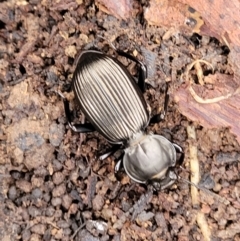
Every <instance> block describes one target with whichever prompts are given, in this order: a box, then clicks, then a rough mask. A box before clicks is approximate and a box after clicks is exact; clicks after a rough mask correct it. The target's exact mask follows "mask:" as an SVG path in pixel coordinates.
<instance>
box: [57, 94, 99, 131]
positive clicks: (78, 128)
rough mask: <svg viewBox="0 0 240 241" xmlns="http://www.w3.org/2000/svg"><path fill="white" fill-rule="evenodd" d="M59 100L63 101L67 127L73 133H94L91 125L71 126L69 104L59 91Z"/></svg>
mask: <svg viewBox="0 0 240 241" xmlns="http://www.w3.org/2000/svg"><path fill="white" fill-rule="evenodd" d="M57 93H58V94H59V95H60V96H61V98H62V99H63V104H64V110H65V115H66V118H67V121H68V125H69V127H70V128H71V129H72V130H73V131H75V132H79V133H87V132H93V131H95V128H94V126H93V125H92V124H91V123H85V124H74V125H73V124H72V123H71V111H70V107H69V102H68V100H67V99H66V98H65V96H64V95H63V94H62V93H61V92H60V91H59V92H57Z"/></svg>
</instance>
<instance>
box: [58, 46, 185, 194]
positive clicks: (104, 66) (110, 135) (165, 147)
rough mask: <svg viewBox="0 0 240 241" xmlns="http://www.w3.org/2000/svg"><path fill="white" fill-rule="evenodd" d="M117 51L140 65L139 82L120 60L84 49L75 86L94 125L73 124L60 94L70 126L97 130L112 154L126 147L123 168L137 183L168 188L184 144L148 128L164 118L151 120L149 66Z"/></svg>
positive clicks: (67, 106)
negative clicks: (147, 96)
mask: <svg viewBox="0 0 240 241" xmlns="http://www.w3.org/2000/svg"><path fill="white" fill-rule="evenodd" d="M115 51H116V52H117V53H118V54H119V55H122V56H125V57H127V58H128V59H130V60H132V61H134V62H136V63H137V64H138V66H139V77H138V82H136V80H135V79H134V77H133V76H132V75H131V74H130V73H129V71H128V70H127V68H126V67H125V66H124V65H123V64H122V63H121V62H120V61H118V60H117V59H116V58H114V57H111V56H108V55H106V54H104V53H102V52H100V51H96V50H85V51H83V52H82V53H81V54H80V56H79V57H78V61H77V66H76V69H75V72H74V74H73V80H72V88H73V91H74V94H75V98H76V99H77V102H78V104H79V105H80V109H81V111H82V112H83V113H84V114H85V116H86V118H87V119H88V121H89V122H90V123H85V124H75V125H72V123H71V117H70V108H69V103H68V101H67V99H65V98H64V96H63V95H62V94H60V95H61V97H62V98H63V101H64V108H65V114H66V117H67V120H68V124H69V126H70V128H71V129H72V130H73V131H76V132H80V133H86V132H92V131H95V130H97V131H98V132H99V133H100V134H101V135H103V136H104V137H105V138H106V139H107V141H108V142H110V143H111V144H114V145H117V146H116V147H117V148H113V150H112V151H111V152H110V153H109V155H110V154H113V153H114V152H115V151H116V150H117V149H118V148H119V145H124V147H125V149H124V156H123V166H124V169H125V171H126V173H127V174H128V176H129V177H130V178H131V179H132V180H134V181H136V182H138V183H145V184H146V183H151V184H153V186H154V187H155V188H156V189H158V190H161V189H164V188H166V187H169V186H170V185H172V184H173V183H174V182H175V181H176V179H177V175H176V174H175V173H174V167H175V165H176V161H177V160H176V159H177V154H176V153H177V152H180V153H181V155H182V158H183V155H184V154H183V151H182V148H181V147H180V146H178V145H177V144H175V143H171V142H170V141H169V140H168V139H166V138H165V137H163V136H161V135H154V134H147V133H146V132H145V129H146V127H147V126H148V125H149V123H154V122H157V121H160V120H161V119H162V118H161V115H160V114H158V115H155V116H153V117H151V118H150V113H149V111H148V108H147V104H146V101H145V99H144V97H143V92H144V91H145V79H146V78H147V68H146V66H145V65H144V64H143V63H142V62H140V61H139V60H137V59H136V58H135V57H133V56H132V55H130V54H128V53H125V52H123V51H121V50H118V49H115ZM109 155H106V156H105V157H107V156H109Z"/></svg>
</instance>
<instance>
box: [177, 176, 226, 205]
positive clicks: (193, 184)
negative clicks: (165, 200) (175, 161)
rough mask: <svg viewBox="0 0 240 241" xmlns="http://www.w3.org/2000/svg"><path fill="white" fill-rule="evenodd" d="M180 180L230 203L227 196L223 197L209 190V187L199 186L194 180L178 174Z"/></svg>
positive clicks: (223, 201) (222, 201) (220, 200)
mask: <svg viewBox="0 0 240 241" xmlns="http://www.w3.org/2000/svg"><path fill="white" fill-rule="evenodd" d="M178 180H179V181H182V182H184V183H187V184H190V185H192V186H194V187H196V188H197V189H199V190H201V191H203V192H204V193H206V194H208V195H210V196H212V197H213V198H214V199H216V200H217V201H219V202H221V203H224V204H225V205H228V204H229V203H230V202H229V201H228V200H227V199H226V198H223V197H221V196H220V195H218V194H216V193H214V192H212V191H210V190H208V189H207V188H204V187H201V186H199V185H197V184H195V183H193V182H191V181H189V180H187V179H185V178H182V177H180V176H178Z"/></svg>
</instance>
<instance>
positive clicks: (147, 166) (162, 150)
mask: <svg viewBox="0 0 240 241" xmlns="http://www.w3.org/2000/svg"><path fill="white" fill-rule="evenodd" d="M143 137H144V138H140V139H141V140H140V141H139V142H135V143H132V144H131V143H130V146H129V147H128V148H126V149H125V155H124V158H123V165H124V168H125V171H126V173H127V174H128V176H129V177H130V178H131V179H133V180H134V181H136V182H139V183H152V184H153V186H154V187H155V188H156V189H158V190H159V189H164V188H166V187H168V186H170V185H172V184H173V183H174V182H175V180H176V179H177V176H176V174H175V173H174V172H173V170H172V169H173V167H174V166H175V164H176V150H175V148H174V146H173V144H172V143H171V142H170V141H169V140H167V139H166V138H165V137H163V136H160V135H146V136H143Z"/></svg>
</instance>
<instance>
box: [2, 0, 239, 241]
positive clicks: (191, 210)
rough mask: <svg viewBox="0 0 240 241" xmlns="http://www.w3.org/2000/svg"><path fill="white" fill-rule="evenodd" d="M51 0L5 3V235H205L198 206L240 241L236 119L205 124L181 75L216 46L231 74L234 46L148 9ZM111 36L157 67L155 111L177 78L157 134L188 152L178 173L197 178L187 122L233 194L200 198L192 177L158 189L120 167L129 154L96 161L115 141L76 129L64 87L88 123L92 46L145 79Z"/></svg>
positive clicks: (203, 172)
mask: <svg viewBox="0 0 240 241" xmlns="http://www.w3.org/2000/svg"><path fill="white" fill-rule="evenodd" d="M52 2H54V1H41V2H39V1H34V0H30V1H28V2H25V1H17V4H16V3H15V1H3V2H1V3H0V6H1V10H0V19H1V20H0V42H1V44H0V48H1V49H0V56H1V58H0V69H1V71H0V127H1V128H0V183H1V184H0V199H1V202H0V239H1V240H5V241H6V240H34V241H35V240H52V241H53V240H64V241H65V240H66V241H67V240H81V241H87V240H88V241H97V240H101V241H105V240H114V241H118V240H128V241H130V240H180V241H187V240H203V233H202V231H201V230H200V228H199V226H198V224H197V222H196V213H197V212H199V210H200V211H201V212H202V213H204V215H205V218H206V220H207V226H208V227H209V229H210V230H211V239H210V240H215V241H217V240H229V241H230V240H240V223H239V220H240V196H239V195H240V180H239V173H240V162H239V160H240V147H239V144H238V142H237V141H236V138H235V136H234V135H233V134H231V133H230V131H229V129H227V128H217V129H216V128H213V129H210V128H205V127H204V126H200V125H199V124H198V123H196V122H193V121H192V120H190V119H187V118H186V117H185V116H184V115H182V114H181V113H180V112H179V110H178V105H177V104H176V103H175V102H174V101H173V99H174V98H173V93H174V91H176V90H177V89H178V88H179V86H181V85H182V84H183V83H182V80H181V78H180V77H181V75H182V74H183V73H184V71H185V70H186V66H187V65H188V64H190V63H191V62H193V60H194V59H196V58H197V57H198V58H202V57H203V56H205V55H206V54H209V53H210V54H212V55H211V56H212V58H211V59H210V60H209V62H210V63H212V64H214V65H215V71H217V72H219V73H223V74H226V75H231V74H232V70H231V66H229V65H228V53H229V51H228V49H227V47H226V46H223V45H222V44H221V43H220V42H219V41H218V40H217V39H215V38H212V37H210V36H200V35H197V34H194V35H190V36H188V35H183V34H181V33H180V32H178V31H175V32H174V31H172V30H171V32H170V33H169V32H168V29H166V28H161V27H155V26H148V25H147V24H146V23H145V22H144V21H143V19H142V14H141V13H139V14H137V15H136V17H135V18H132V19H130V20H128V21H123V20H118V19H117V18H115V17H113V16H110V15H107V14H105V13H103V12H101V11H99V10H98V9H97V7H96V6H95V5H94V3H92V2H91V1H85V3H84V4H78V3H77V2H78V1H58V2H57V3H52ZM141 7H142V6H140V5H139V4H136V6H135V8H136V9H134V11H136V12H138V11H139V9H140V8H141ZM99 36H102V37H103V38H104V39H103V38H102V37H99ZM108 42H112V43H113V44H114V45H115V46H116V47H117V48H119V49H121V50H124V51H127V52H129V53H131V54H133V55H134V56H136V58H138V59H139V60H141V61H143V62H144V63H145V64H146V65H147V67H148V74H149V77H148V79H147V91H146V93H144V97H145V99H146V101H147V103H148V104H149V106H150V107H151V112H152V114H153V115H154V114H157V113H160V112H161V111H162V110H163V106H164V94H165V90H166V85H167V84H166V83H168V92H169V94H170V100H169V104H168V112H167V114H166V116H165V120H164V121H162V122H161V123H158V124H154V125H150V126H149V127H148V128H147V132H153V133H157V134H160V135H163V136H165V137H166V138H167V139H169V140H171V141H172V142H174V143H177V144H178V145H180V146H181V147H182V148H183V149H184V152H185V160H184V162H183V163H182V168H180V167H177V168H176V171H177V173H178V175H179V176H180V177H182V178H184V179H186V180H190V178H191V172H190V170H189V145H191V143H192V141H190V140H189V138H188V135H187V130H186V129H187V127H188V126H189V125H191V126H194V127H195V130H196V136H197V139H196V141H195V142H194V144H195V145H196V146H197V149H198V159H199V163H200V176H201V182H202V185H204V187H205V188H206V189H208V190H210V191H211V192H212V193H215V194H217V195H219V196H221V197H224V198H225V199H227V200H228V202H227V203H223V202H221V201H220V200H219V199H218V198H215V197H216V196H214V195H211V194H209V193H208V192H207V193H206V192H204V191H201V200H200V204H199V205H198V206H194V205H193V204H192V200H191V193H190V191H191V189H190V186H189V184H187V183H186V182H182V181H177V182H176V183H175V184H174V185H173V186H172V187H170V188H168V189H166V190H164V191H159V192H156V191H154V192H153V193H150V194H149V192H148V187H147V186H145V185H141V184H137V183H135V182H133V181H131V180H130V179H129V177H128V176H127V175H126V173H124V172H123V173H122V174H121V176H120V177H118V176H116V175H115V173H114V166H115V160H116V159H117V157H118V155H119V153H116V155H114V156H110V157H109V158H107V159H106V160H103V161H100V160H99V159H98V156H99V155H100V154H103V153H105V152H107V151H108V150H109V148H110V147H111V145H110V144H109V143H107V142H106V140H104V138H103V137H102V136H101V135H100V134H99V133H97V132H93V133H89V134H78V133H74V132H73V131H72V130H71V129H70V128H69V127H68V125H67V121H66V117H65V114H64V109H63V103H62V100H61V98H60V96H59V95H58V94H57V91H61V92H63V94H64V95H65V96H66V97H67V98H68V99H69V101H70V102H71V109H72V110H73V113H72V116H73V120H74V122H75V123H79V122H84V121H86V120H85V118H84V116H83V115H82V113H81V111H80V110H79V108H78V107H77V105H76V103H75V102H74V97H73V94H72V93H71V88H70V86H71V79H72V75H73V72H74V69H75V62H74V60H75V59H76V58H77V55H78V54H79V53H80V52H81V51H82V50H84V49H89V48H92V47H94V48H97V49H99V50H101V51H103V52H105V53H107V54H109V55H114V56H116V58H118V59H119V60H120V61H121V62H122V63H123V64H124V65H125V66H126V67H127V68H128V70H129V71H130V72H131V74H132V75H134V76H136V77H137V74H138V69H137V66H136V64H134V63H132V62H131V61H129V60H127V59H126V58H124V57H121V56H117V55H116V54H115V52H114V50H113V49H112V48H111V47H110V46H109V44H108ZM205 74H206V75H207V74H208V71H206V73H205ZM186 105H188V103H186ZM209 115H211V113H209Z"/></svg>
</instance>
